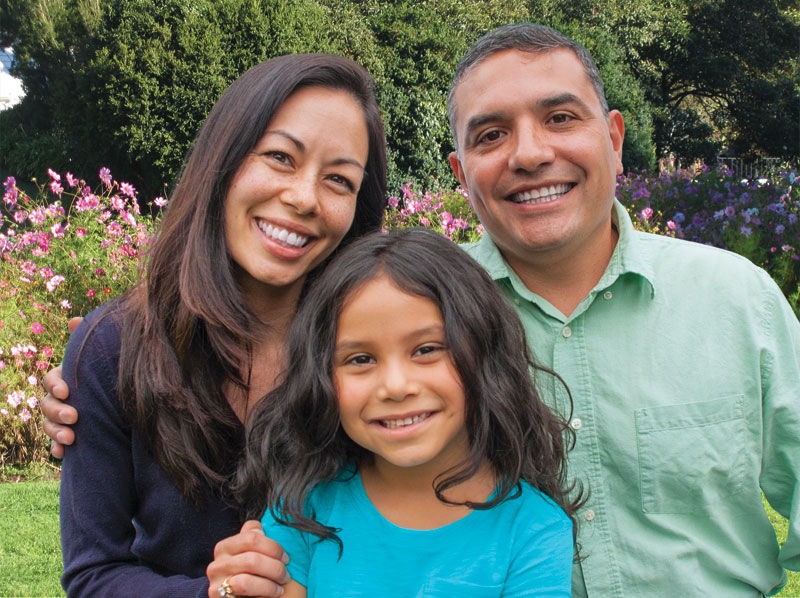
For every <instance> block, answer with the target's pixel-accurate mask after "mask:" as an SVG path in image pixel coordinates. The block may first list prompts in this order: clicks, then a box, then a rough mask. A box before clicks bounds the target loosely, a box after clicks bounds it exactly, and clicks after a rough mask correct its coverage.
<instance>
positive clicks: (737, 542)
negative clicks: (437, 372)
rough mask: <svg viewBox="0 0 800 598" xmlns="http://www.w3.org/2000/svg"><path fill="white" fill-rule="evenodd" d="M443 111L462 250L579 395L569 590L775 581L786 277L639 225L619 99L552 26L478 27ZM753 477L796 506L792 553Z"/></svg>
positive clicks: (786, 490)
mask: <svg viewBox="0 0 800 598" xmlns="http://www.w3.org/2000/svg"><path fill="white" fill-rule="evenodd" d="M448 110H449V114H450V123H451V127H452V129H453V136H454V140H455V147H456V151H455V152H453V153H452V154H451V156H450V163H451V165H452V167H453V171H454V172H455V174H456V176H457V177H458V179H459V181H460V182H461V184H462V186H463V187H464V189H466V190H467V191H468V193H469V198H470V202H471V204H472V206H473V208H474V209H475V211H476V212H477V214H478V216H479V218H480V220H481V222H482V224H483V226H484V227H485V229H486V231H487V233H488V234H487V235H484V237H483V239H482V240H481V241H480V242H478V243H475V244H472V245H470V246H467V247H466V248H465V249H466V250H467V252H468V253H469V254H470V255H471V256H472V257H473V258H475V259H476V260H477V261H478V262H480V263H481V264H482V265H483V266H484V267H485V268H486V270H487V271H488V272H489V273H490V275H491V276H492V277H493V278H494V279H495V281H496V282H497V284H498V285H500V287H501V288H502V289H503V291H504V292H505V294H506V295H507V296H508V298H509V299H510V300H511V301H512V302H513V304H514V305H515V306H516V308H517V311H518V312H519V314H520V316H521V318H522V320H523V323H524V324H525V327H526V331H527V334H528V339H529V343H530V345H531V348H532V350H533V352H534V354H535V356H536V358H537V359H538V360H539V362H540V363H543V364H544V365H547V366H549V367H552V368H553V369H555V371H557V372H558V373H559V374H560V375H561V376H563V377H564V379H565V380H566V383H567V385H568V387H569V390H570V392H571V394H572V398H573V400H574V411H573V412H572V416H571V418H572V419H571V421H570V425H571V427H572V428H573V430H574V431H575V434H576V438H577V440H576V446H575V448H574V450H573V451H572V453H571V454H570V473H571V475H572V476H574V477H576V478H577V479H578V480H580V481H582V482H583V483H584V484H585V485H586V486H588V488H589V490H590V493H591V494H590V498H589V501H588V502H587V503H586V505H585V507H584V509H583V512H582V515H581V526H580V529H579V537H578V541H579V543H580V544H581V555H582V556H583V557H584V560H583V561H582V562H580V563H579V564H577V565H576V566H575V568H574V574H573V592H574V595H575V596H590V597H592V598H594V597H603V598H607V597H611V596H620V597H621V596H636V597H642V596H670V597H672V596H681V597H683V596H714V597H718V596H719V597H725V598H734V597H738V596H761V595H763V594H770V593H773V592H777V591H778V590H779V589H780V587H781V586H782V585H783V584H784V583H785V582H786V574H785V572H784V567H786V568H790V569H794V570H798V569H800V483H799V482H798V475H799V473H800V324H799V323H798V321H797V318H796V317H795V316H794V314H793V313H792V311H791V309H790V307H789V305H788V304H787V302H786V301H785V299H784V297H783V296H782V294H781V293H780V291H779V289H778V288H777V286H776V285H775V284H774V283H773V282H772V280H771V279H770V278H769V276H768V275H767V274H766V273H765V272H763V271H762V270H760V269H758V268H756V267H754V266H753V265H752V264H751V263H750V262H748V261H747V260H745V259H744V258H741V257H739V256H736V255H733V254H730V253H728V252H724V251H721V250H718V249H714V248H710V247H706V246H703V245H699V244H694V243H688V242H684V241H679V240H675V239H671V238H667V237H657V236H654V235H648V234H643V233H638V232H636V231H634V230H633V227H632V225H631V221H630V218H629V217H628V215H627V213H626V211H625V209H624V208H623V207H622V206H621V205H620V204H619V203H617V202H616V201H615V199H614V190H615V182H616V175H617V174H620V173H622V140H623V137H624V123H623V119H622V115H621V114H620V113H619V112H618V111H616V110H612V111H609V110H608V107H607V105H606V101H605V98H604V92H603V87H602V83H601V81H600V78H599V75H598V73H597V68H596V66H595V64H594V62H593V60H592V58H591V57H590V56H589V54H588V53H587V52H586V50H585V49H584V48H583V47H581V46H579V45H578V44H576V43H574V42H573V41H572V40H570V39H568V38H566V37H564V36H563V35H561V34H560V33H558V32H556V31H554V30H552V29H549V28H546V27H541V26H538V25H532V24H517V25H509V26H506V27H501V28H500V29H497V30H495V31H493V32H491V33H489V34H488V35H486V36H485V37H484V38H482V39H480V40H479V41H478V42H477V43H476V44H475V45H473V47H472V48H471V49H470V50H469V52H468V53H467V55H466V57H465V58H464V59H463V60H462V62H461V64H460V65H459V66H458V69H457V71H456V74H455V77H454V79H453V84H452V86H451V89H450V94H449V98H448ZM549 391H550V396H551V400H552V401H553V405H554V406H555V407H556V408H557V409H561V410H564V409H567V408H568V407H567V405H568V398H567V395H566V392H565V391H564V390H563V389H561V388H559V386H558V385H557V384H555V383H553V384H552V385H551V387H550V388H549ZM760 489H763V491H764V493H765V495H766V497H767V499H768V500H769V501H770V503H771V504H772V505H773V507H775V508H776V510H777V511H778V512H780V513H781V514H783V515H784V516H786V517H788V518H790V528H789V538H788V540H787V541H786V543H785V544H784V546H783V548H782V549H781V550H780V551H779V549H778V545H777V542H776V539H775V534H774V531H773V529H772V527H771V525H770V522H769V520H768V519H767V516H766V514H765V512H764V508H763V505H762V502H761V491H760Z"/></svg>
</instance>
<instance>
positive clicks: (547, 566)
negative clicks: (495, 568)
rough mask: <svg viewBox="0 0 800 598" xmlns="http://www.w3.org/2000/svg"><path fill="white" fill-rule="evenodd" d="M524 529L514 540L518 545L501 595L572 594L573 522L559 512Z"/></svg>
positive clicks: (555, 597)
mask: <svg viewBox="0 0 800 598" xmlns="http://www.w3.org/2000/svg"><path fill="white" fill-rule="evenodd" d="M559 510H560V509H559ZM537 515H539V516H541V513H537ZM526 532H527V533H522V534H520V537H519V538H518V539H517V540H515V544H518V548H517V547H515V554H514V557H513V559H512V561H511V566H510V568H509V572H508V576H507V578H506V581H505V584H504V585H503V594H502V598H512V597H515V596H541V597H542V598H561V597H563V598H569V597H570V596H572V560H573V556H574V540H573V537H572V522H571V521H570V520H569V518H567V516H566V515H565V514H564V513H559V516H558V517H557V518H553V519H552V520H551V521H549V522H548V523H547V525H544V526H542V525H541V524H538V525H535V526H531V527H530V528H529V529H528V530H526Z"/></svg>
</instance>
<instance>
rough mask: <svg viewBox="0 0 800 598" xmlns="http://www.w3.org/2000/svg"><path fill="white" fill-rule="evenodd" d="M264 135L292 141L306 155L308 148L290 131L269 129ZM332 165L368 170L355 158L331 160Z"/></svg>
mask: <svg viewBox="0 0 800 598" xmlns="http://www.w3.org/2000/svg"><path fill="white" fill-rule="evenodd" d="M264 135H280V136H281V137H285V138H286V139H288V140H289V141H291V142H292V143H293V144H294V146H295V147H296V148H297V150H298V151H299V152H301V153H305V151H306V146H305V144H304V143H303V142H302V141H300V140H299V139H298V138H297V137H295V136H294V135H292V134H291V133H289V132H288V131H284V130H283V129H269V130H267V131H265V132H264ZM330 164H331V165H332V166H336V165H338V164H352V165H353V166H355V167H357V168H360V169H361V170H366V168H367V167H366V166H364V165H363V164H361V162H359V161H358V160H355V159H353V158H336V159H335V160H331V162H330Z"/></svg>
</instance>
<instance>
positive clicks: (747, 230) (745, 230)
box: [739, 226, 753, 237]
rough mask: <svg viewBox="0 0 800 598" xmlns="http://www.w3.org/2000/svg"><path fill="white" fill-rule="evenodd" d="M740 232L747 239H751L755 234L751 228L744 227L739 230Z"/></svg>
mask: <svg viewBox="0 0 800 598" xmlns="http://www.w3.org/2000/svg"><path fill="white" fill-rule="evenodd" d="M739 232H740V233H742V234H743V235H744V236H745V237H749V236H750V235H752V234H753V229H752V228H750V227H749V226H742V228H740V229H739Z"/></svg>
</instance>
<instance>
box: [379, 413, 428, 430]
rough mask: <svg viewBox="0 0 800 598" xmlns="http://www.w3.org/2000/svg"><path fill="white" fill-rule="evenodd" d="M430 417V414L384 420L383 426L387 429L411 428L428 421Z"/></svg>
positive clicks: (382, 421)
mask: <svg viewBox="0 0 800 598" xmlns="http://www.w3.org/2000/svg"><path fill="white" fill-rule="evenodd" d="M430 415H431V414H430V413H422V414H420V415H415V416H414V417H406V418H404V419H382V420H381V424H383V426H384V427H386V428H402V427H404V426H410V425H411V424H417V423H419V422H421V421H422V420H423V419H428V418H429V417H430Z"/></svg>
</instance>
